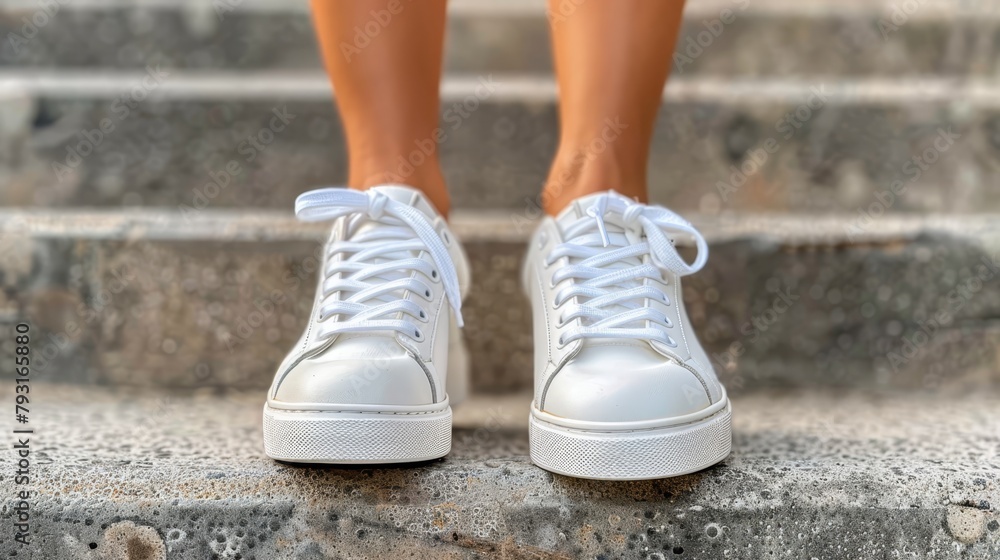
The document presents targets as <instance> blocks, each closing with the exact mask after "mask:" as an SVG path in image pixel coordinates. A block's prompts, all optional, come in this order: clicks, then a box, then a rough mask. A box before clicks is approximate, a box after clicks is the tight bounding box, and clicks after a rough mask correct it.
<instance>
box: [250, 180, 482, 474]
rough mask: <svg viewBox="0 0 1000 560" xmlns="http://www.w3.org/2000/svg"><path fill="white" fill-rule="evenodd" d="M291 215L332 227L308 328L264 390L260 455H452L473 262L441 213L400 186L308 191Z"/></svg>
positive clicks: (362, 458)
mask: <svg viewBox="0 0 1000 560" xmlns="http://www.w3.org/2000/svg"><path fill="white" fill-rule="evenodd" d="M295 212H296V215H297V216H298V217H299V218H300V219H303V220H307V221H318V220H334V222H333V232H332V234H331V236H330V240H329V241H328V242H327V244H326V251H325V256H324V259H323V265H322V268H321V269H320V271H319V287H318V289H317V293H316V298H315V301H314V303H313V309H312V313H311V315H310V318H309V326H308V327H307V328H306V331H305V334H303V335H302V338H301V339H300V340H299V342H298V344H297V345H296V347H295V348H294V349H293V350H292V352H291V353H290V354H289V355H288V356H287V357H286V358H285V360H284V361H283V362H282V364H281V366H280V367H279V368H278V372H277V373H276V374H275V376H274V382H273V383H272V385H271V389H270V391H269V392H268V395H267V404H265V405H264V450H265V452H266V453H267V454H268V456H270V457H272V458H274V459H279V460H282V461H293V462H305V463H398V462H409V461H422V460H427V459H434V458H437V457H441V456H443V455H446V454H447V453H448V451H450V450H451V406H450V404H451V403H450V402H449V397H448V391H447V388H448V387H446V384H447V385H448V386H450V385H451V383H449V382H451V381H453V380H454V381H458V382H459V384H462V383H463V381H464V380H463V379H462V377H463V376H464V374H465V372H464V371H461V370H457V369H458V368H462V367H464V365H465V362H466V360H465V358H464V356H463V355H462V352H463V348H462V346H461V338H460V336H459V333H458V329H457V327H460V326H461V313H460V308H461V301H462V297H463V295H464V293H465V291H466V289H467V287H468V285H469V265H468V262H467V260H466V258H465V254H464V253H463V251H462V249H461V247H460V245H459V243H458V241H457V240H456V239H455V237H454V236H453V235H452V234H451V232H450V231H449V229H448V225H447V223H446V222H445V220H444V218H442V217H441V216H440V215H439V214H438V213H437V212H436V211H435V210H434V208H433V207H432V206H431V205H430V203H429V202H428V201H427V200H426V198H425V197H424V196H423V195H422V194H421V193H420V192H419V191H417V190H415V189H412V188H410V187H405V186H395V185H390V186H381V187H375V188H372V189H369V190H367V191H364V192H362V191H356V190H350V189H340V188H329V189H318V190H314V191H310V192H307V193H305V194H303V195H301V196H299V197H298V199H297V200H296V201H295ZM449 306H450V307H451V309H452V310H453V311H454V314H455V318H456V321H454V322H453V321H452V319H451V314H450V313H449V309H448V308H449ZM449 354H451V360H450V361H451V364H449Z"/></svg>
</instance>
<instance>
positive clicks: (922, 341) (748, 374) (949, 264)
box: [0, 211, 1000, 392]
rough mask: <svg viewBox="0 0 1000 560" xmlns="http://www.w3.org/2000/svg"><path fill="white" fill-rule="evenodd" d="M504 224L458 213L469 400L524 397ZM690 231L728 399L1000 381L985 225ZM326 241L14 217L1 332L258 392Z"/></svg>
mask: <svg viewBox="0 0 1000 560" xmlns="http://www.w3.org/2000/svg"><path fill="white" fill-rule="evenodd" d="M515 218H516V219H517V220H520V219H521V217H518V216H514V217H510V216H503V215H497V214H484V213H457V214H456V215H455V216H454V224H455V227H456V231H457V233H458V235H459V236H460V237H462V238H463V239H464V240H465V246H466V249H467V251H468V253H469V256H470V259H471V261H472V268H473V270H472V274H473V279H474V280H473V281H474V283H475V287H476V289H475V290H474V291H473V292H472V296H471V297H470V298H469V299H468V301H466V303H465V307H464V312H463V313H464V315H465V317H466V323H467V328H466V330H465V337H466V340H467V343H468V345H469V348H470V350H471V352H472V364H473V366H472V371H473V386H474V387H475V388H477V389H480V390H490V391H504V390H513V389H519V388H525V387H529V386H531V376H532V369H531V356H532V339H531V323H530V317H529V313H530V311H529V309H528V306H527V303H526V301H525V299H524V297H523V296H522V295H521V288H520V285H519V279H518V278H519V276H518V272H519V270H520V266H521V258H522V254H523V247H524V243H525V236H526V235H527V232H528V231H530V229H529V228H528V227H527V226H524V223H523V222H521V221H514V219H515ZM693 218H694V220H695V223H696V224H697V225H698V226H699V227H700V228H701V229H702V231H703V232H704V233H705V234H706V236H707V237H708V239H709V242H710V246H711V252H712V253H711V258H710V259H709V263H708V266H707V267H706V269H705V270H703V271H702V272H700V273H698V274H696V275H694V276H692V277H690V278H687V279H686V280H685V282H684V291H685V300H686V301H687V304H688V310H689V313H690V315H691V318H692V321H693V322H694V325H695V328H696V330H697V332H698V333H699V336H700V337H701V339H702V341H703V342H704V343H705V345H706V347H707V349H708V350H709V353H710V355H711V356H712V358H713V362H714V365H715V367H716V369H717V370H718V371H719V372H720V374H721V376H722V378H723V381H724V382H725V383H726V384H727V386H728V387H729V389H730V390H731V391H733V392H740V391H746V390H750V389H754V388H760V387H765V386H771V385H778V386H785V385H793V386H794V385H801V386H815V385H841V386H863V387H868V388H873V389H874V388H902V387H905V388H919V389H925V390H936V389H943V388H949V389H952V390H964V389H968V388H971V387H979V386H989V385H995V384H996V383H997V382H998V381H1000V376H998V375H997V372H998V371H1000V353H998V348H1000V326H998V324H997V321H996V318H997V317H998V316H1000V271H998V267H1000V263H998V262H997V261H998V260H1000V219H997V218H996V217H995V216H981V217H966V218H947V217H938V218H933V217H930V218H919V217H888V216H886V217H883V218H881V219H879V220H875V221H873V222H871V223H870V224H867V225H865V226H864V230H858V231H857V232H853V233H856V234H857V237H856V238H855V239H854V240H853V241H852V240H851V238H850V237H849V236H848V235H847V233H846V232H845V226H848V225H849V224H851V218H850V217H829V216H828V217H819V216H799V217H788V216H776V215H733V216H730V215H727V216H722V217H714V218H713V217H704V216H693ZM519 225H521V226H524V227H522V228H521V229H520V230H519V229H518V226H519ZM322 236H323V229H322V225H315V224H313V225H303V224H297V223H296V222H295V221H294V220H293V219H291V218H287V217H284V216H281V217H278V216H277V215H275V214H267V213H261V214H246V213H244V214H235V213H227V212H203V213H200V214H197V215H194V216H192V217H191V218H189V219H185V218H182V217H179V216H177V215H170V214H167V213H156V212H127V213H119V212H108V213H91V214H85V213H78V212H67V213H62V214H60V213H46V212H39V213H21V212H16V211H13V212H10V211H9V212H6V213H2V214H0V244H2V246H3V247H4V248H5V249H4V252H3V255H4V256H3V258H2V259H0V280H2V283H0V285H2V286H3V294H4V297H5V299H4V300H3V306H2V310H3V311H2V317H4V321H5V322H9V323H12V322H15V321H18V320H28V321H29V322H30V323H31V324H32V325H33V327H34V328H35V329H36V330H35V332H36V335H35V336H36V339H35V340H36V343H37V345H38V346H37V347H36V350H35V352H36V355H38V356H39V357H40V358H41V361H40V362H39V363H36V368H37V369H38V370H39V372H40V373H39V374H40V375H42V376H44V377H45V378H48V379H66V380H77V381H101V382H105V383H131V384H156V385H173V386H203V385H215V386H229V387H231V386H253V387H261V386H264V385H266V384H267V383H268V382H269V381H270V379H271V375H272V374H273V368H274V367H276V365H277V363H278V362H279V361H280V359H281V358H282V357H283V355H284V354H285V352H286V351H287V349H288V348H289V347H290V346H291V345H292V344H293V343H294V341H295V340H296V339H297V338H298V336H299V334H300V332H301V329H303V328H304V321H305V319H306V317H307V314H308V309H309V306H310V305H311V301H312V295H313V289H314V274H315V269H316V264H317V261H316V260H315V257H314V251H315V250H316V248H317V247H318V245H317V243H316V240H318V239H320V238H321V237H322ZM9 342H10V341H4V342H3V343H0V348H3V347H4V345H9ZM7 351H8V352H9V351H10V349H9V346H8V350H7Z"/></svg>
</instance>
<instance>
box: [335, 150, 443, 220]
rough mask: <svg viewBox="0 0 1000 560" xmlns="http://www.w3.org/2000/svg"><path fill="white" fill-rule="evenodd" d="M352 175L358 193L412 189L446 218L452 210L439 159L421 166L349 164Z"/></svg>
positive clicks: (401, 162) (405, 163)
mask: <svg viewBox="0 0 1000 560" xmlns="http://www.w3.org/2000/svg"><path fill="white" fill-rule="evenodd" d="M350 169H351V173H350V178H349V179H348V186H350V187H351V188H353V189H357V190H365V189H368V188H370V187H374V186H378V185H385V184H390V183H392V184H399V185H406V186H408V187H413V188H415V189H417V190H419V191H420V192H422V193H424V196H426V197H427V199H428V200H429V201H430V202H431V204H433V205H434V208H435V209H437V211H438V212H440V213H441V215H442V216H445V217H447V216H448V212H449V211H450V210H451V198H450V197H449V196H448V187H447V185H446V183H445V181H444V174H443V173H442V172H441V168H440V166H439V165H438V163H437V160H436V159H432V158H428V159H427V160H425V161H423V162H421V163H420V164H419V165H413V164H411V163H410V162H408V161H406V160H405V159H403V158H401V157H400V158H397V159H396V160H395V161H387V160H380V161H365V162H361V163H354V162H353V161H352V163H351V165H350Z"/></svg>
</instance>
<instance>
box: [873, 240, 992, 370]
mask: <svg viewBox="0 0 1000 560" xmlns="http://www.w3.org/2000/svg"><path fill="white" fill-rule="evenodd" d="M997 278H1000V253H997V254H994V255H993V257H992V258H991V257H988V256H984V257H983V258H982V259H981V260H980V263H979V266H978V267H977V270H976V272H975V273H974V274H973V275H972V276H969V277H968V278H966V279H965V280H963V281H961V282H959V283H958V285H956V286H955V287H954V288H953V289H952V290H951V291H949V292H948V294H947V295H946V296H945V298H946V301H947V303H946V305H945V307H944V308H943V309H939V310H938V311H937V313H934V315H933V316H932V317H930V318H928V319H927V320H925V321H920V322H918V323H917V330H916V331H914V332H913V333H912V334H910V335H909V336H903V337H901V338H902V343H901V346H900V348H899V350H898V351H890V352H888V353H887V354H886V356H885V357H886V359H887V360H888V361H889V365H890V366H892V371H893V373H899V370H900V369H902V368H903V367H904V366H906V365H907V364H908V363H910V361H911V360H912V359H914V358H916V357H917V356H919V355H920V353H921V352H922V350H923V349H924V347H926V346H927V345H928V344H930V342H931V340H933V338H934V335H936V334H937V333H938V331H940V330H941V329H942V328H943V327H946V326H948V325H950V324H951V323H952V321H954V319H955V315H956V314H957V313H958V312H959V311H961V310H962V308H964V307H965V306H966V304H968V303H969V301H970V300H972V298H974V297H975V296H976V295H977V294H979V293H980V292H981V291H982V290H983V288H984V287H985V286H986V283H987V282H992V281H994V280H996V279H997Z"/></svg>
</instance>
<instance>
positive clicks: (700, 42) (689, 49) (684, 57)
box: [674, 0, 750, 74]
mask: <svg viewBox="0 0 1000 560" xmlns="http://www.w3.org/2000/svg"><path fill="white" fill-rule="evenodd" d="M731 1H732V2H733V4H735V5H736V6H735V10H736V11H734V9H731V8H723V9H722V10H721V11H719V17H717V18H714V19H706V20H702V22H701V26H702V27H703V28H704V29H701V30H700V31H698V32H697V33H694V34H691V35H688V36H687V39H685V40H684V41H683V42H682V44H680V45H677V49H676V50H675V51H674V71H676V72H677V73H679V74H683V73H684V67H685V66H686V65H688V64H694V61H695V60H696V59H697V58H698V57H699V56H701V55H702V54H704V53H705V49H708V48H710V47H711V46H712V44H713V43H715V40H716V39H718V38H719V37H721V36H722V33H723V32H724V31H725V30H726V26H728V25H731V24H732V23H733V22H735V21H736V16H737V15H738V14H739V13H741V12H743V11H745V10H746V9H747V8H749V7H750V0H731Z"/></svg>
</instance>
